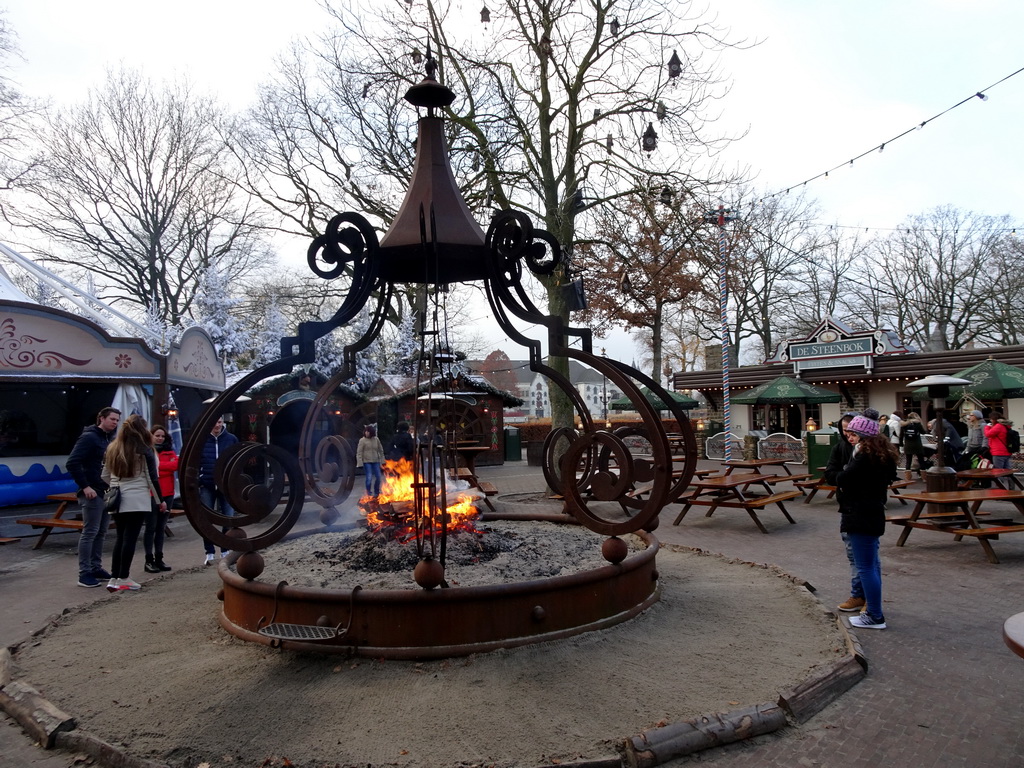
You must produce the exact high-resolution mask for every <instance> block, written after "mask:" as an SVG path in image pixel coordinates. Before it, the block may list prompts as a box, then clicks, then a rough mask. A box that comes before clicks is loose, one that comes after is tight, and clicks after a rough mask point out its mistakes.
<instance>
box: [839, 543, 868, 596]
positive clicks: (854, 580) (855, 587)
mask: <svg viewBox="0 0 1024 768" xmlns="http://www.w3.org/2000/svg"><path fill="white" fill-rule="evenodd" d="M840 536H842V537H843V544H845V545H846V559H847V560H849V561H850V597H860V598H863V597H864V587H863V586H862V585H861V583H860V572H859V571H858V570H857V563H855V562H854V560H853V543H852V542H851V541H850V534H848V533H845V532H844V533H841V534H840Z"/></svg>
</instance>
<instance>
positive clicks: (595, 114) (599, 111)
mask: <svg viewBox="0 0 1024 768" xmlns="http://www.w3.org/2000/svg"><path fill="white" fill-rule="evenodd" d="M600 116H601V110H600V109H595V110H594V122H597V119H598V118H599V117H600Z"/></svg>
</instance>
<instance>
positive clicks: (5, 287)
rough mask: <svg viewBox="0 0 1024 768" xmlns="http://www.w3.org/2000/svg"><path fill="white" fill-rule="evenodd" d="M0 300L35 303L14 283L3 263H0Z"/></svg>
mask: <svg viewBox="0 0 1024 768" xmlns="http://www.w3.org/2000/svg"><path fill="white" fill-rule="evenodd" d="M0 300H5V301H26V302H28V303H29V304H35V302H34V301H32V299H30V298H29V297H28V295H27V294H26V293H25V292H24V291H22V290H21V289H20V288H19V287H18V286H16V285H15V284H14V281H12V280H11V276H10V275H8V274H7V273H6V272H5V271H4V268H3V265H0Z"/></svg>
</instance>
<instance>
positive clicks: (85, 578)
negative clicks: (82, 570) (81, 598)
mask: <svg viewBox="0 0 1024 768" xmlns="http://www.w3.org/2000/svg"><path fill="white" fill-rule="evenodd" d="M99 585H100V582H99V580H98V579H97V578H96V577H95V576H93V575H92V574H91V573H86V574H83V575H81V576H79V577H78V586H80V587H87V588H89V589H91V588H92V587H98V586H99Z"/></svg>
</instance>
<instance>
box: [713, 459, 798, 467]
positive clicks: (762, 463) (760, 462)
mask: <svg viewBox="0 0 1024 768" xmlns="http://www.w3.org/2000/svg"><path fill="white" fill-rule="evenodd" d="M722 463H723V464H724V465H725V466H727V467H733V468H734V469H756V468H757V467H781V466H782V465H783V464H785V463H786V460H785V459H730V460H729V461H723V462H722Z"/></svg>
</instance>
